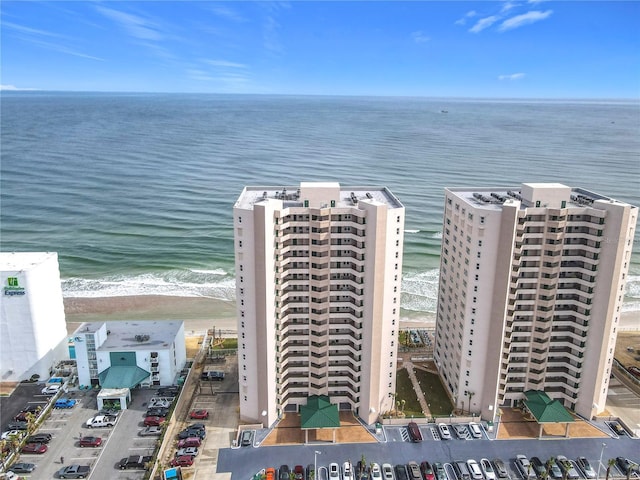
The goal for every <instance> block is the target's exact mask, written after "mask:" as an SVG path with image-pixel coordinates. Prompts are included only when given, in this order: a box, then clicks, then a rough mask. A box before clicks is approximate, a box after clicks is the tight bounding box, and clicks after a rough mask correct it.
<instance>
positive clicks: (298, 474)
mask: <svg viewBox="0 0 640 480" xmlns="http://www.w3.org/2000/svg"><path fill="white" fill-rule="evenodd" d="M293 475H294V476H293V478H294V480H305V478H304V467H303V466H302V465H296V466H295V467H293Z"/></svg>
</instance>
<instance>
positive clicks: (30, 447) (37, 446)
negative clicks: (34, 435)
mask: <svg viewBox="0 0 640 480" xmlns="http://www.w3.org/2000/svg"><path fill="white" fill-rule="evenodd" d="M48 449H49V447H47V444H46V443H27V444H26V445H24V446H23V447H22V449H21V450H20V451H21V452H22V453H45V452H46V451H47V450H48Z"/></svg>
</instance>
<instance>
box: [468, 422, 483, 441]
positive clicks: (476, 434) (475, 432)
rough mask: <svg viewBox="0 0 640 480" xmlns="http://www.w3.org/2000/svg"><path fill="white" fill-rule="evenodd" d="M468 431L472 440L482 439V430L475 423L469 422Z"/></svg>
mask: <svg viewBox="0 0 640 480" xmlns="http://www.w3.org/2000/svg"><path fill="white" fill-rule="evenodd" d="M469 431H470V432H471V436H472V437H473V438H482V429H481V428H480V425H478V424H477V423H474V422H469Z"/></svg>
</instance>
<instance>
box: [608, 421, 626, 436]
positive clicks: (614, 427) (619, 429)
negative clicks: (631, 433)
mask: <svg viewBox="0 0 640 480" xmlns="http://www.w3.org/2000/svg"><path fill="white" fill-rule="evenodd" d="M609 428H611V430H613V433H615V434H616V435H618V436H623V435H626V434H627V431H626V430H625V429H624V428H622V425H620V424H619V423H618V422H609Z"/></svg>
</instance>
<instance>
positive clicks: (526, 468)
mask: <svg viewBox="0 0 640 480" xmlns="http://www.w3.org/2000/svg"><path fill="white" fill-rule="evenodd" d="M516 466H517V467H518V470H520V473H521V474H522V476H523V477H524V478H525V479H527V478H528V479H529V480H536V479H537V478H538V477H537V476H536V472H534V471H533V465H531V463H530V462H529V459H528V458H527V456H526V455H522V454H520V455H516Z"/></svg>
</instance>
